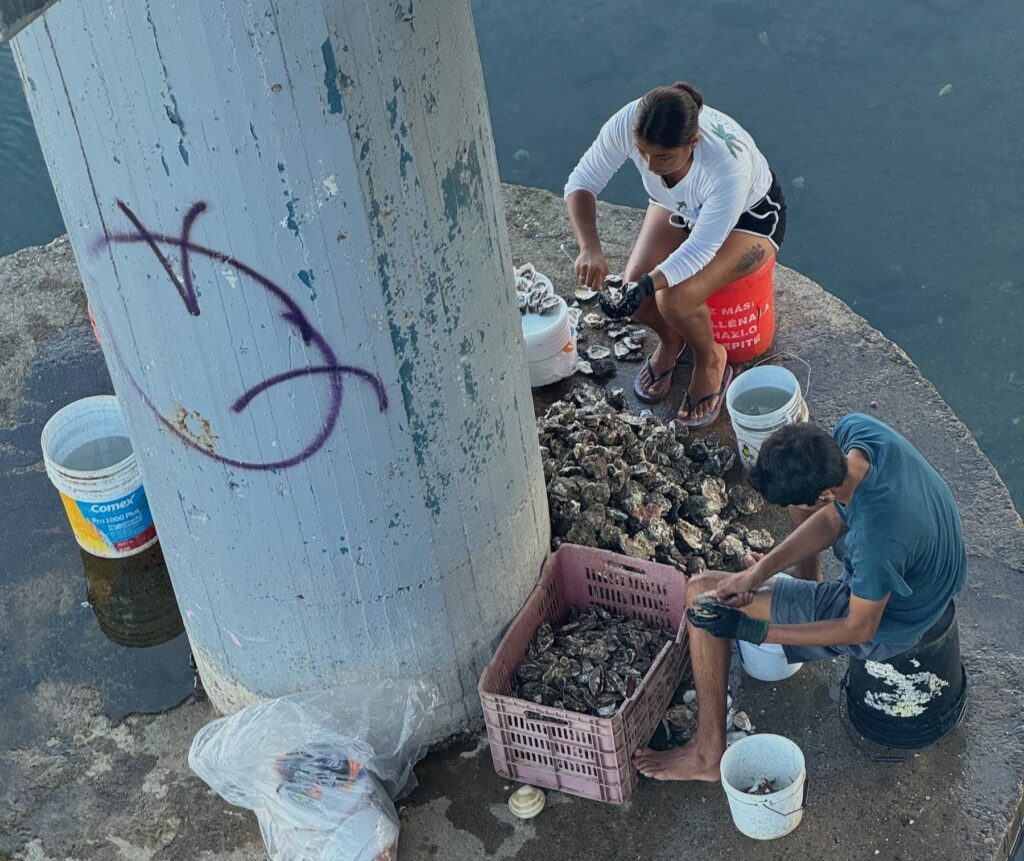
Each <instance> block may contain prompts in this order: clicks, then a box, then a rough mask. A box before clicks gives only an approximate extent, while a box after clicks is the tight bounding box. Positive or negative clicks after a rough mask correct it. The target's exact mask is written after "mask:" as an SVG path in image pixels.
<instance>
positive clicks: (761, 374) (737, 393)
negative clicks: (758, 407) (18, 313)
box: [725, 365, 808, 469]
mask: <svg viewBox="0 0 1024 861" xmlns="http://www.w3.org/2000/svg"><path fill="white" fill-rule="evenodd" d="M754 389H781V390H784V391H785V392H787V393H788V394H789V397H788V399H786V400H785V402H783V403H781V404H780V405H779V406H778V407H777V408H776V409H773V410H771V411H770V412H767V413H765V414H763V415H749V414H747V413H745V412H743V410H742V405H743V401H744V398H743V396H744V395H746V394H748V393H749V392H751V391H753V390H754ZM737 401H739V403H740V408H738V407H737ZM725 406H726V409H727V410H728V411H729V418H730V420H731V421H732V428H733V431H734V432H735V433H736V447H737V449H738V450H739V453H740V460H741V461H742V462H743V465H744V466H745V467H746V468H747V469H752V468H753V466H754V464H755V463H757V454H758V452H759V451H760V450H761V446H762V445H764V443H765V440H767V439H768V437H770V436H771V435H772V434H773V433H775V431H777V430H778V429H779V428H781V427H784V426H785V425H790V424H797V423H799V422H805V421H807V417H808V411H807V402H806V401H805V400H804V396H803V392H802V391H801V389H800V382H799V381H798V380H797V378H796V376H795V375H794V374H793V373H792V371H789V370H787V369H786V368H782V367H779V366H778V365H758V366H757V367H753V368H751V369H750V370H748V371H744V372H743V373H742V374H740V375H739V376H738V377H736V379H735V380H733V382H732V385H730V386H729V390H728V391H727V392H726V393H725Z"/></svg>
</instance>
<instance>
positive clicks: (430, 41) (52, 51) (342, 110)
mask: <svg viewBox="0 0 1024 861" xmlns="http://www.w3.org/2000/svg"><path fill="white" fill-rule="evenodd" d="M14 46H15V56H16V59H17V62H18V67H19V69H20V73H21V76H22V81H23V84H24V87H25V90H26V93H27V95H28V99H29V105H30V107H31V110H32V114H33V118H34V120H35V123H36V127H37V129H38V131H39V135H40V138H41V141H42V146H43V152H44V154H45V156H46V159H47V163H48V165H49V168H50V173H51V176H52V177H53V180H54V185H55V186H56V189H57V196H58V199H59V201H60V205H61V209H62V211H63V214H64V220H65V222H66V223H67V226H68V230H69V233H70V237H71V242H72V244H73V247H74V249H75V254H76V257H77V259H78V262H79V265H80V266H81V270H82V275H83V277H84V280H85V285H86V290H87V293H88V296H89V299H90V302H91V305H92V308H93V312H94V314H95V316H96V318H97V322H98V325H99V331H100V335H101V337H102V339H103V344H104V350H105V353H106V356H107V361H108V365H109V366H110V371H111V374H112V376H113V379H114V384H115V388H116V390H117V392H118V395H119V397H120V398H121V401H122V404H123V407H124V409H125V412H126V417H127V421H128V425H129V429H130V431H131V434H132V438H133V441H134V443H135V446H136V449H137V451H138V452H139V455H140V459H141V462H142V468H143V476H144V480H145V486H146V490H147V492H148V494H149V497H150V501H151V505H152V509H153V512H154V516H155V519H156V523H157V529H158V532H159V535H160V538H161V543H162V545H163V550H164V554H165V557H166V559H167V564H168V568H169V570H170V573H171V578H172V581H173V583H174V587H175V591H176V593H177V597H178V602H179V605H180V607H181V611H182V616H183V617H184V619H185V625H186V628H187V630H188V634H189V637H190V639H191V642H192V645H193V648H194V652H195V656H196V660H197V662H198V665H199V668H200V671H201V673H202V677H203V680H204V682H205V684H206V686H207V689H208V691H209V693H210V696H211V698H212V700H213V702H214V704H215V705H216V706H217V707H218V708H219V709H220V710H222V711H231V710H234V709H236V708H238V707H240V706H242V705H244V704H245V703H247V702H248V701H250V700H251V698H252V697H253V696H263V695H278V694H281V693H284V692H288V691H293V690H297V689H304V688H315V687H323V686H328V685H331V684H335V683H348V682H359V681H365V680H372V679H375V678H379V677H383V676H388V677H427V678H429V679H431V680H433V681H435V682H436V683H437V684H438V685H439V686H440V689H441V693H442V703H443V705H442V708H441V710H440V711H439V713H438V716H437V721H438V722H437V727H436V730H435V735H438V736H440V735H443V734H445V733H447V732H451V731H454V730H457V729H459V728H460V727H462V726H464V725H465V724H466V722H467V720H469V719H471V718H472V717H473V716H474V714H475V713H476V712H477V710H478V703H477V699H476V694H475V684H476V679H477V676H478V673H479V671H480V670H481V668H482V666H483V664H484V663H485V662H486V660H487V659H488V658H489V657H490V655H491V653H492V651H493V648H494V646H495V645H496V643H497V640H498V638H499V636H500V634H501V632H502V630H503V628H504V626H505V625H506V624H507V623H508V622H509V620H510V619H511V617H512V615H513V614H514V613H515V611H516V610H517V609H518V608H519V606H520V605H521V603H522V601H523V600H524V599H525V597H526V595H527V594H528V592H529V589H530V588H531V586H532V584H533V582H534V581H535V578H536V575H537V573H538V571H539V567H540V564H541V561H542V559H543V556H544V553H545V550H546V548H547V545H548V540H549V532H548V522H547V506H546V502H545V495H544V484H543V476H542V472H541V467H540V459H539V453H538V446H537V438H536V429H535V425H534V419H533V412H532V406H531V398H530V392H529V388H528V383H527V375H526V369H525V364H524V361H523V359H522V351H521V335H520V321H519V314H518V312H517V311H516V307H515V301H514V292H513V287H512V278H511V272H510V268H511V265H512V261H511V255H510V251H509V245H508V238H507V234H506V229H505V223H504V219H503V217H502V212H501V202H500V188H499V184H498V175H497V168H496V164H495V158H494V147H493V142H492V138H491V129H490V122H489V118H488V112H487V104H486V98H485V95H484V88H483V79H482V74H481V71H480V64H479V59H478V56H477V50H476V39H475V34H474V31H473V24H472V19H471V15H470V10H469V4H468V0H439V2H434V3H416V4H413V3H412V2H411V0H400V2H398V3H394V2H390V3H371V4H364V3H343V2H337V3H330V4H319V3H317V4H309V3H301V2H298V0H294V2H289V3H285V2H281V0H253V2H247V3H219V4H209V3H207V2H204V0H179V2H174V3H155V2H154V3H148V2H146V3H129V2H113V3H111V2H107V0H82V2H74V3H69V2H65V3H60V4H58V5H57V6H55V7H54V8H52V9H51V10H50V11H49V12H48V13H47V14H46V16H45V17H44V18H43V19H41V20H39V21H37V22H36V23H35V24H33V25H31V26H29V27H28V28H27V29H26V30H24V31H23V32H22V33H21V34H20V35H19V36H18V37H17V38H16V39H15V41H14Z"/></svg>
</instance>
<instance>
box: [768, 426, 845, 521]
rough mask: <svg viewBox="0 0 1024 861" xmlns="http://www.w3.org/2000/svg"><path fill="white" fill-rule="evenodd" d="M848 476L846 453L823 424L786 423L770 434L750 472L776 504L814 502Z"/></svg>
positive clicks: (805, 503)
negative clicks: (821, 426)
mask: <svg viewBox="0 0 1024 861" xmlns="http://www.w3.org/2000/svg"><path fill="white" fill-rule="evenodd" d="M845 480H846V457H845V456H844V455H843V451H842V449H840V448H839V444H838V443H837V442H836V441H835V440H834V439H833V438H832V435H831V434H830V433H829V432H828V431H826V430H825V429H824V428H820V427H818V426H817V425H812V424H796V425H786V426H785V427H781V428H779V429H778V430H777V431H775V433H773V434H772V435H771V436H770V437H768V440H767V442H765V444H764V445H763V446H761V451H760V452H759V453H758V455H757V463H756V464H755V465H754V468H753V469H752V470H751V472H750V483H751V484H752V485H753V486H754V489H755V490H757V491H758V492H759V493H760V494H761V495H762V496H763V497H764V498H765V499H767V500H768V501H769V502H774V503H775V504H776V505H814V504H815V503H816V502H817V501H818V497H819V496H820V495H821V494H822V493H823V492H824V491H826V490H828V489H829V488H832V487H839V485H841V484H842V483H843V482H844V481H845Z"/></svg>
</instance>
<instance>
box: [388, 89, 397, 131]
mask: <svg viewBox="0 0 1024 861" xmlns="http://www.w3.org/2000/svg"><path fill="white" fill-rule="evenodd" d="M386 106H387V109H388V122H389V123H391V128H394V127H395V126H396V125H398V96H395V97H394V98H393V99H391V100H390V101H389V102H387V103H386Z"/></svg>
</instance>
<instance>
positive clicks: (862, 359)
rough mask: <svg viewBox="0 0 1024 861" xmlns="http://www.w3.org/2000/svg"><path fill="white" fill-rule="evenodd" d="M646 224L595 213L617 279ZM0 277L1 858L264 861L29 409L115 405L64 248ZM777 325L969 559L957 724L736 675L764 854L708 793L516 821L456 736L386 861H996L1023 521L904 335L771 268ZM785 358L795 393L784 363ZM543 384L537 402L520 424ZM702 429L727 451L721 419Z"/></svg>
mask: <svg viewBox="0 0 1024 861" xmlns="http://www.w3.org/2000/svg"><path fill="white" fill-rule="evenodd" d="M505 194H506V212H507V216H508V224H509V231H510V236H511V241H512V249H513V257H514V260H515V262H516V263H517V264H520V263H523V262H526V261H532V262H533V263H534V264H535V265H536V266H537V268H538V269H539V270H540V271H541V272H544V273H545V274H547V275H548V276H549V277H551V279H552V280H553V281H554V282H555V285H556V287H558V288H562V289H571V287H572V286H573V279H572V273H571V270H570V264H569V261H568V260H567V259H566V257H565V255H564V254H563V253H562V252H561V251H560V250H559V245H560V244H561V243H565V244H566V247H567V248H569V249H570V251H572V249H574V248H575V245H574V243H573V241H572V234H571V231H570V229H569V226H568V222H567V220H566V217H565V213H564V208H563V204H562V202H561V200H560V199H558V198H556V197H554V196H553V195H551V194H548V193H547V192H542V191H538V190H534V189H524V188H518V187H511V186H507V187H506V188H505ZM641 217H642V213H640V212H639V211H637V210H633V209H627V208H624V207H612V206H608V205H604V204H601V205H599V225H600V229H601V234H602V237H603V238H604V242H605V250H606V253H607V255H608V258H609V262H610V263H611V265H612V267H613V268H621V267H622V266H624V265H625V261H626V258H627V256H628V253H629V249H630V246H631V244H632V241H633V238H634V237H635V235H636V231H637V229H638V227H639V224H640V220H641ZM782 257H783V260H785V252H783V254H782ZM499 277H500V278H501V279H502V283H503V284H504V282H505V281H506V280H507V279H506V278H505V276H504V275H500V276H499V275H498V274H497V273H496V279H497V278H499ZM0 284H2V285H3V287H2V290H3V307H4V311H5V313H4V314H3V315H2V316H0V476H2V478H0V483H2V484H0V486H2V487H3V489H4V493H3V495H2V499H3V502H2V508H0V511H2V517H0V522H2V523H3V525H4V528H3V530H2V532H0V558H2V559H3V561H4V565H3V567H4V576H3V580H2V586H0V657H2V664H3V666H4V677H5V682H4V684H5V688H4V693H3V697H2V700H0V702H2V707H0V861H4V859H14V858H17V859H29V861H58V859H59V861H64V859H97V861H128V859H132V861H134V859H146V861H168V859H195V861H243V859H245V861H249V859H259V858H262V857H265V853H264V850H263V845H262V840H261V838H260V835H259V829H258V827H257V824H256V820H255V817H254V816H253V814H251V813H250V812H248V811H244V810H240V809H237V808H233V807H231V806H229V805H227V804H226V803H224V802H223V801H222V800H221V799H220V798H219V797H217V796H216V795H215V794H214V793H213V792H212V791H211V790H209V789H208V788H207V787H206V785H205V784H203V783H202V782H201V781H200V780H199V779H198V778H197V777H196V776H195V775H193V774H192V772H191V771H190V770H189V768H188V765H187V763H186V754H187V751H188V747H189V744H190V743H191V740H192V736H193V735H194V734H195V732H196V731H197V730H198V729H199V728H200V727H201V726H203V725H204V724H205V723H207V722H208V721H210V720H212V719H213V718H214V717H215V714H214V713H213V711H212V709H211V707H210V705H209V704H208V703H207V702H206V701H204V700H202V699H200V698H197V697H194V696H192V695H190V690H191V671H190V669H189V668H188V665H187V655H188V646H187V641H186V640H185V638H184V636H182V637H179V638H177V639H176V640H175V641H173V642H171V643H166V644H163V645H161V646H158V647H156V648H154V649H130V648H126V647H123V646H116V645H113V644H111V643H110V642H109V641H107V640H106V639H105V638H104V637H103V635H102V633H101V632H100V631H99V630H98V626H97V624H96V619H95V617H94V608H93V607H92V606H91V604H90V601H89V600H88V599H89V596H90V593H89V592H88V587H87V583H86V581H85V578H83V576H82V562H81V558H80V555H79V553H78V551H77V548H76V547H75V546H74V541H73V538H72V536H71V532H70V529H69V527H68V526H67V523H66V521H65V518H64V513H63V510H62V509H61V506H60V503H59V500H58V497H57V495H56V492H55V491H53V490H52V488H51V487H50V485H49V482H48V480H47V478H46V475H45V473H44V471H43V468H42V458H41V453H40V452H39V446H38V440H39V432H40V431H41V429H42V425H43V423H44V422H45V420H46V419H47V418H48V417H49V416H50V415H51V414H52V413H53V412H54V411H56V410H57V409H58V408H59V407H61V406H63V405H64V404H65V403H67V402H69V401H71V400H74V399H76V398H79V397H84V396H86V395H89V394H97V393H101V392H108V391H110V382H109V378H108V376H107V373H106V369H105V366H104V364H103V359H102V355H101V354H100V352H99V350H98V348H97V346H96V344H95V341H94V339H93V335H92V332H91V330H90V328H89V325H88V321H87V319H86V315H85V301H84V295H83V293H82V286H81V282H80V280H79V278H78V275H77V270H76V267H75V265H74V260H73V258H72V256H71V253H70V249H69V246H68V244H67V241H66V240H63V239H61V240H57V241H55V242H54V243H52V244H51V245H49V246H47V247H45V248H38V249H26V250H25V251H22V252H19V253H17V254H14V255H11V256H10V257H7V258H3V259H0ZM827 286H828V285H825V287H826V288H827ZM776 310H777V319H778V326H777V339H776V347H775V349H776V351H778V352H782V353H785V352H787V351H788V352H791V353H795V354H797V355H798V356H799V357H800V358H801V359H802V360H804V361H806V362H807V363H809V364H810V366H811V369H812V370H811V379H810V386H809V390H808V391H807V401H808V404H809V406H810V410H811V414H812V417H813V419H815V420H816V421H819V422H821V423H823V424H826V425H829V424H831V423H832V422H834V421H835V420H836V419H837V418H838V417H839V416H841V415H843V414H844V413H847V412H852V411H863V412H867V413H870V414H872V415H875V416H877V417H878V418H880V419H882V420H883V421H886V422H888V423H889V424H891V425H892V426H893V427H895V428H896V429H897V430H899V431H900V432H902V433H903V434H905V435H906V436H907V437H908V438H909V439H910V440H911V441H912V442H913V443H914V444H915V445H916V446H917V447H918V448H919V449H920V450H921V452H922V453H923V454H924V455H925V457H927V458H928V460H929V461H930V462H931V463H932V464H933V465H934V466H935V467H936V468H937V469H938V471H939V472H940V473H941V474H942V476H943V477H944V478H945V479H946V481H947V482H948V483H949V485H950V487H951V488H952V490H953V493H954V495H955V497H956V499H957V501H958V503H959V505H960V511H961V515H962V518H963V524H964V530H965V536H966V540H967V543H968V551H969V554H970V574H969V577H968V583H967V587H966V589H965V590H964V592H963V593H962V595H961V596H960V598H959V600H958V602H957V606H958V616H959V624H960V636H961V649H962V654H963V661H964V664H965V666H966V668H967V673H968V677H969V684H970V702H969V706H968V711H967V716H966V719H965V721H964V723H963V724H962V725H961V726H960V727H959V728H958V729H957V730H955V731H954V732H953V733H952V734H950V735H949V736H947V737H946V738H945V739H943V740H942V741H941V742H939V743H938V744H936V745H934V746H932V747H930V748H926V749H924V750H921V751H916V752H915V751H909V752H896V751H891V750H886V749H884V748H880V747H877V746H875V745H873V744H871V743H870V742H867V741H866V740H864V739H863V738H861V737H860V736H859V735H858V734H857V733H856V732H855V731H854V730H853V729H852V728H851V727H850V726H849V723H848V721H847V720H846V719H845V717H844V713H843V712H844V708H843V701H844V695H843V694H842V692H841V691H840V688H839V685H840V682H841V679H842V677H843V674H844V672H845V661H842V660H835V661H829V662H822V663H818V664H814V665H805V666H804V668H803V669H802V670H800V672H798V673H797V674H796V675H795V676H793V677H792V678H790V679H788V680H786V681H783V682H778V683H764V682H757V681H754V680H752V679H750V678H748V677H746V676H744V675H742V673H741V672H740V671H739V670H737V669H736V668H735V667H734V669H733V673H732V677H731V681H732V693H733V696H734V698H735V699H736V702H737V704H738V705H740V706H741V707H742V708H744V709H745V710H746V711H747V713H748V714H749V715H750V717H751V719H752V721H753V723H754V725H755V727H756V729H757V731H759V732H775V733H779V734H781V735H785V736H788V737H789V738H791V739H793V740H794V741H795V742H796V743H797V744H799V745H800V747H801V749H802V750H803V753H804V756H805V757H806V761H807V772H808V781H809V788H808V795H807V808H806V811H805V813H804V817H803V821H802V823H801V824H800V826H799V827H798V828H797V829H796V830H795V831H794V832H793V833H792V834H790V835H788V836H787V837H784V838H782V839H780V840H778V841H774V842H770V843H759V842H757V841H753V840H750V839H749V838H746V837H744V836H743V835H742V834H740V833H739V832H738V831H737V830H736V829H735V828H734V826H733V824H732V821H731V818H730V814H729V810H728V805H727V802H726V798H725V794H724V792H723V790H722V788H721V786H720V785H717V784H696V783H688V784H660V783H655V782H653V781H650V780H647V779H642V780H641V782H640V785H639V787H638V789H637V791H636V793H635V795H634V796H633V799H632V801H631V802H630V803H629V804H628V805H627V806H625V807H622V808H619V807H612V806H608V805H603V804H599V803H597V802H590V801H584V800H581V799H577V798H573V797H570V796H563V795H560V794H558V793H553V792H549V793H548V796H547V808H546V809H545V810H544V811H543V813H541V815H540V816H539V817H537V818H536V819H534V820H531V821H528V822H520V821H517V820H515V819H514V818H513V817H512V816H511V814H510V813H509V811H508V808H507V807H506V802H507V799H508V796H509V795H510V793H511V791H512V790H513V789H514V788H515V787H514V786H513V785H511V784H509V783H508V782H507V781H505V780H503V779H502V778H500V777H498V776H497V775H496V774H495V773H494V770H493V767H492V765H491V760H490V755H489V753H488V749H487V744H486V740H485V739H483V738H482V737H480V736H472V737H467V738H463V739H459V740H456V741H455V742H453V743H452V744H451V745H449V746H448V747H446V748H445V749H442V750H438V751H435V752H433V753H431V754H430V755H429V756H428V757H427V759H426V760H424V761H423V762H422V763H421V764H420V766H419V767H418V768H417V774H418V777H419V782H420V785H419V787H418V788H417V789H416V790H415V792H414V793H413V794H412V795H411V796H409V797H408V798H407V799H404V800H403V801H402V802H400V804H399V809H400V814H401V819H402V837H401V843H400V857H401V858H402V859H403V861H410V859H430V858H437V859H511V858H514V859H522V861H534V859H543V861H560V859H575V858H580V859H584V858H585V859H595V861H598V859H600V861H604V859H608V861H612V859H615V861H619V859H622V861H625V859H677V858H687V857H699V858H702V859H717V858H723V859H724V858H730V859H738V858H757V859H759V861H774V859H815V861H817V859H824V858H834V859H900V861H916V859H922V861H924V859H928V861H939V859H950V861H953V859H956V861H960V859H986V861H988V859H1004V858H1007V857H1008V853H1009V852H1010V850H1011V848H1012V844H1013V840H1014V838H1015V836H1016V834H1017V831H1018V828H1019V826H1020V819H1021V800H1022V799H1021V777H1022V775H1024V661H1022V660H1021V656H1022V655H1024V626H1022V625H1021V622H1020V620H1021V618H1022V617H1024V596H1022V594H1021V589H1020V587H1021V584H1022V583H1024V580H1021V579H1019V578H1021V576H1022V573H1024V540H1022V538H1024V525H1022V523H1021V519H1020V517H1019V515H1018V514H1017V512H1016V511H1015V510H1014V508H1013V505H1012V502H1011V500H1010V497H1009V494H1008V492H1007V490H1006V488H1005V486H1004V485H1003V484H1002V482H1001V480H1000V479H999V476H998V475H997V473H996V471H995V469H994V468H993V467H992V465H991V464H990V463H989V461H988V459H987V458H986V457H985V456H984V454H983V453H982V452H981V451H980V449H979V448H978V446H977V444H976V443H975V441H974V439H973V438H972V436H971V434H970V432H969V430H968V429H967V428H966V427H965V426H964V425H963V423H962V422H960V421H959V420H958V419H957V417H956V416H955V415H954V414H953V413H952V411H951V410H950V409H949V407H948V406H947V405H946V404H945V402H944V401H943V400H942V398H941V397H940V396H939V394H938V393H937V392H936V390H935V388H934V387H933V386H932V385H931V384H930V383H929V382H928V381H927V380H926V379H924V378H923V377H922V376H921V374H920V372H919V371H918V370H917V368H916V367H915V366H914V364H913V363H912V362H911V361H910V359H909V358H908V357H907V355H906V354H905V353H904V352H903V351H902V350H901V349H900V348H899V347H898V346H896V345H895V344H893V343H891V342H890V341H888V340H887V339H886V338H885V337H884V336H883V335H882V334H881V333H880V332H878V331H877V330H875V329H873V328H871V327H870V326H869V325H868V324H867V323H866V322H865V321H864V320H863V319H862V318H860V317H858V316H857V315H856V314H854V313H853V312H852V311H851V310H850V309H849V308H848V307H847V306H846V305H844V304H843V303H842V302H840V301H839V300H837V299H836V298H834V297H833V296H831V295H830V294H828V293H827V292H826V290H825V289H822V287H820V286H818V285H817V284H815V283H814V282H812V281H810V280H809V279H807V278H805V277H803V276H801V275H800V274H798V273H796V272H794V271H792V270H789V269H786V268H784V267H779V268H778V270H777V272H776ZM648 349H649V348H648ZM780 360H782V361H786V360H785V357H781V358H780ZM787 364H788V362H787ZM789 366H790V367H792V369H793V370H794V372H795V373H797V375H798V377H799V378H800V379H801V381H802V382H803V380H804V372H803V371H802V370H800V368H802V365H800V364H799V363H798V364H794V365H789ZM619 367H620V371H619V376H618V378H617V379H616V380H615V381H613V382H612V383H609V384H608V385H610V386H611V385H621V386H622V387H623V388H624V389H625V390H626V391H627V393H630V398H631V399H632V395H631V392H632V378H633V375H635V374H636V373H637V371H638V370H639V366H638V365H637V364H625V363H623V364H620V366H619ZM686 376H687V375H686V373H685V372H684V373H677V374H676V379H675V381H674V383H673V393H672V395H671V396H670V397H669V398H668V399H667V401H665V402H663V403H662V404H659V405H657V406H656V407H655V412H656V413H657V414H658V415H660V416H662V417H669V416H671V415H672V413H673V411H674V410H675V408H676V407H677V406H678V404H679V400H680V399H681V397H682V391H683V387H684V385H685V382H686ZM562 390H564V386H562V387H552V388H551V389H550V390H542V391H539V392H538V393H537V404H538V409H542V408H543V405H544V403H546V402H548V401H550V400H551V399H552V398H553V397H555V396H557V395H558V394H559V393H560V392H561V391H562ZM636 406H637V407H638V408H639V406H640V405H636ZM714 430H715V431H716V432H718V433H719V434H720V435H721V436H722V437H723V438H725V437H727V436H728V418H727V415H726V413H725V411H724V410H723V412H722V416H721V418H720V420H719V422H717V423H716V425H715V427H714ZM774 516H775V517H776V520H775V524H776V525H777V526H778V525H779V524H782V523H783V518H782V517H781V513H780V512H775V515H774ZM833 570H834V569H833Z"/></svg>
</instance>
